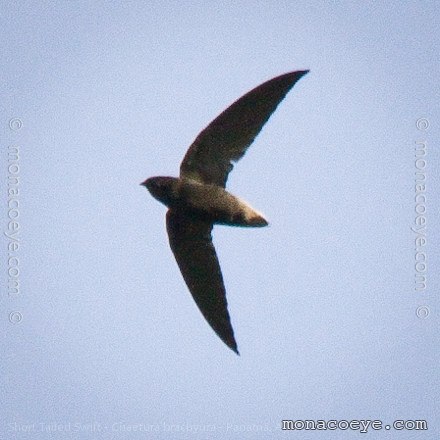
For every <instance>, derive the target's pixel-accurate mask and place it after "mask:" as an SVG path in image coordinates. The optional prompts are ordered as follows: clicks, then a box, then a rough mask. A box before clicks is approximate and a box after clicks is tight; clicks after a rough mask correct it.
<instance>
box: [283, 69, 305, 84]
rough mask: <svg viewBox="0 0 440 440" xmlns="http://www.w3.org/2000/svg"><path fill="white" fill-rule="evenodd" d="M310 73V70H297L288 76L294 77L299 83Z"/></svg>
mask: <svg viewBox="0 0 440 440" xmlns="http://www.w3.org/2000/svg"><path fill="white" fill-rule="evenodd" d="M309 72H310V70H309V69H307V70H296V71H295V72H291V73H290V74H288V75H292V76H293V78H294V79H295V82H296V81H298V80H299V79H300V78H302V77H303V76H304V75H307V74H308V73H309Z"/></svg>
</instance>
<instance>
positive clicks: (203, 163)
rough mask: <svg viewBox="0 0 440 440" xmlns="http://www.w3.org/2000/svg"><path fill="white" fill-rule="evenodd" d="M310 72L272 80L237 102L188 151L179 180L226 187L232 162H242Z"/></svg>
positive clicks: (298, 72)
mask: <svg viewBox="0 0 440 440" xmlns="http://www.w3.org/2000/svg"><path fill="white" fill-rule="evenodd" d="M307 72H308V70H301V71H297V72H290V73H286V74H284V75H281V76H278V77H276V78H272V79H271V80H269V81H266V82H265V83H263V84H261V85H259V86H258V87H256V88H255V89H253V90H251V91H250V92H248V93H246V94H245V95H244V96H242V97H241V98H239V99H238V100H237V101H235V102H234V103H233V104H232V105H231V106H230V107H228V108H227V109H226V110H225V111H224V112H223V113H221V114H220V115H219V116H217V118H215V119H214V120H213V121H212V122H211V123H210V124H209V125H208V126H207V127H206V128H205V129H204V130H203V131H202V132H201V133H200V134H199V135H198V136H197V138H196V140H195V141H194V142H193V143H192V145H191V146H190V147H189V149H188V151H187V153H186V155H185V157H184V158H183V161H182V163H181V165H180V177H187V178H191V179H193V180H198V181H199V182H202V183H208V184H214V185H218V186H222V187H225V184H226V180H227V179H228V175H229V173H230V171H231V170H232V168H233V165H232V163H231V162H237V161H238V160H240V159H241V158H242V156H243V155H244V154H245V152H246V150H247V148H248V147H249V145H251V143H252V142H253V141H254V139H255V137H256V136H257V134H258V133H259V132H260V130H261V128H262V127H263V125H264V124H265V123H266V122H267V120H268V119H269V117H270V115H271V114H272V113H273V112H274V111H275V109H276V108H277V106H278V104H279V103H280V102H281V101H282V100H283V98H284V97H285V96H286V94H287V92H288V91H289V90H290V89H291V88H292V87H293V86H294V84H295V83H296V82H297V81H298V80H299V79H300V78H301V77H302V76H303V75H305V74H306V73H307Z"/></svg>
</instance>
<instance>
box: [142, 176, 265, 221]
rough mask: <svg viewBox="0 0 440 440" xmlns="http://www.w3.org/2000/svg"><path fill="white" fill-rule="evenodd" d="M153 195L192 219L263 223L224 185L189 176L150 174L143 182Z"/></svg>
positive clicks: (260, 218) (245, 203) (251, 209)
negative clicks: (180, 177)
mask: <svg viewBox="0 0 440 440" xmlns="http://www.w3.org/2000/svg"><path fill="white" fill-rule="evenodd" d="M145 186H146V187H147V188H148V190H149V191H150V193H151V194H152V195H153V197H154V198H155V199H157V200H159V201H160V202H162V203H163V204H164V205H165V206H167V207H168V208H170V209H173V210H178V211H182V212H185V213H186V215H188V216H189V217H192V218H197V219H200V220H205V221H208V222H211V223H213V224H221V225H229V226H266V225H267V224H268V223H267V221H266V220H265V218H264V217H263V215H262V214H261V213H259V212H258V211H256V210H255V209H254V208H252V207H251V206H250V205H249V204H248V203H247V202H245V201H244V200H242V199H240V198H239V197H237V196H234V195H233V194H231V193H230V192H228V191H226V190H225V189H224V188H222V187H220V186H217V185H211V184H206V183H201V182H197V181H196V180H192V179H178V178H175V177H151V178H150V179H147V180H146V182H145Z"/></svg>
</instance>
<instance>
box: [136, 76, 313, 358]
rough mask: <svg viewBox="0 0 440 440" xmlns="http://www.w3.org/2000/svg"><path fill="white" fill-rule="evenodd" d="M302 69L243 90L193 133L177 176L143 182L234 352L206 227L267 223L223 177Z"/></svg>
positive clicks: (190, 279)
mask: <svg viewBox="0 0 440 440" xmlns="http://www.w3.org/2000/svg"><path fill="white" fill-rule="evenodd" d="M307 72H308V71H297V72H291V73H286V74H284V75H281V76H278V77H276V78H273V79H271V80H269V81H266V82H265V83H263V84H261V85H260V86H258V87H256V88H255V89H253V90H251V91H250V92H248V93H246V94H245V95H244V96H242V97H241V98H240V99H238V100H237V101H236V102H234V103H233V104H232V105H231V106H229V107H228V108H227V109H226V110H225V111H224V112H223V113H221V114H220V115H219V116H218V117H217V118H215V119H214V120H213V121H212V122H211V123H210V124H209V125H208V126H207V127H206V128H205V129H204V130H203V131H202V132H201V133H200V134H199V135H198V136H197V138H196V139H195V141H194V142H193V144H192V145H191V146H190V148H189V149H188V151H187V153H186V155H185V157H184V159H183V161H182V163H181V165H180V177H179V178H176V177H150V178H149V179H147V180H146V181H145V182H143V183H142V185H144V186H145V187H147V189H148V190H149V191H150V193H151V194H152V196H153V197H154V198H156V199H157V200H159V201H160V202H162V203H163V204H164V205H166V206H167V207H168V212H167V216H166V221H167V231H168V237H169V242H170V247H171V249H172V251H173V253H174V256H175V258H176V261H177V264H178V265H179V268H180V271H181V273H182V276H183V278H184V280H185V282H186V284H187V286H188V288H189V290H190V292H191V294H192V296H193V298H194V300H195V302H196V304H197V306H198V307H199V309H200V311H201V312H202V314H203V316H204V317H205V319H206V320H207V321H208V323H209V324H210V325H211V327H212V328H213V329H214V331H215V332H216V333H217V335H218V336H219V337H220V338H221V339H222V340H223V342H224V343H225V344H226V345H228V346H229V347H230V348H231V349H232V350H234V351H235V352H236V353H237V354H238V349H237V343H236V341H235V337H234V331H233V329H232V325H231V320H230V317H229V313H228V307H227V301H226V290H225V286H224V282H223V276H222V273H221V269H220V264H219V261H218V258H217V254H216V252H215V248H214V245H213V243H212V236H211V231H212V228H213V226H214V225H215V224H224V225H230V226H255V227H261V226H266V225H267V224H268V223H267V221H266V219H265V218H264V216H263V215H262V214H260V213H259V212H258V211H256V210H255V209H253V208H252V207H251V206H250V205H249V204H248V203H246V202H244V201H243V200H241V199H240V198H238V197H236V196H234V195H233V194H231V193H230V192H228V191H226V189H225V185H226V181H227V178H228V175H229V173H230V171H231V170H232V168H233V165H232V162H237V161H238V160H240V159H241V157H242V156H243V155H244V154H245V152H246V150H247V148H248V147H249V145H251V143H252V142H253V140H254V139H255V137H256V136H257V134H258V133H259V132H260V130H261V128H262V127H263V125H264V124H265V123H266V121H267V120H268V119H269V117H270V115H271V114H272V113H273V112H274V110H275V109H276V107H277V105H278V104H279V103H280V102H281V101H282V99H283V98H284V96H285V95H286V94H287V92H288V91H289V90H290V89H291V88H292V87H293V85H294V84H295V83H296V82H297V81H298V80H299V79H300V78H301V77H302V76H303V75H305V74H306V73H307Z"/></svg>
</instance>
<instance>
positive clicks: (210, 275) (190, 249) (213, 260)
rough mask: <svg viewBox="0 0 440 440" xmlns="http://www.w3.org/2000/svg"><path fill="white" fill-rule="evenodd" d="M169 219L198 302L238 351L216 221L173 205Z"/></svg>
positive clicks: (172, 238)
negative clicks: (214, 226) (217, 248)
mask: <svg viewBox="0 0 440 440" xmlns="http://www.w3.org/2000/svg"><path fill="white" fill-rule="evenodd" d="M166 222H167V231H168V238H169V241H170V246H171V249H172V251H173V253H174V256H175V258H176V261H177V264H178V265H179V268H180V272H181V273H182V275H183V278H184V280H185V282H186V285H187V286H188V289H189V290H190V292H191V294H192V296H193V298H194V300H195V302H196V304H197V306H198V307H199V309H200V311H201V312H202V314H203V316H204V317H205V319H206V320H207V321H208V323H209V325H210V326H211V327H212V329H213V330H214V331H215V332H216V333H217V335H218V336H219V337H220V339H222V341H223V342H224V343H225V344H226V345H227V346H228V347H229V348H231V349H232V350H234V351H235V352H236V353H237V354H238V350H237V343H236V342H235V338H234V330H233V329H232V325H231V320H230V317H229V313H228V304H227V301H226V291H225V286H224V283H223V276H222V272H221V269H220V264H219V262H218V258H217V254H216V252H215V248H214V245H213V244H212V237H211V230H212V223H209V222H204V221H201V220H197V219H193V218H190V217H189V216H187V215H186V214H184V213H182V212H179V211H175V210H172V209H170V210H168V212H167V218H166Z"/></svg>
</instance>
